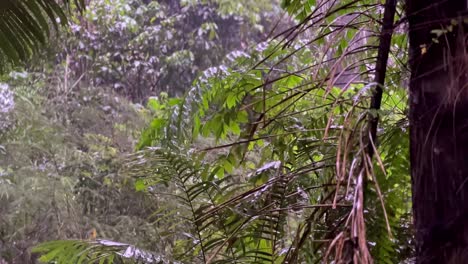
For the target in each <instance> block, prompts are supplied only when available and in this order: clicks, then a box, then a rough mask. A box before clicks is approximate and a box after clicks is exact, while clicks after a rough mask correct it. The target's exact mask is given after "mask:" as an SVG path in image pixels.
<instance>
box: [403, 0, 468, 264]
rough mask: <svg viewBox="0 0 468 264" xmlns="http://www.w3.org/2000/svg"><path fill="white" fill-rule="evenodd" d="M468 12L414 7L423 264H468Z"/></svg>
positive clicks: (414, 170)
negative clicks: (467, 19) (467, 16)
mask: <svg viewBox="0 0 468 264" xmlns="http://www.w3.org/2000/svg"><path fill="white" fill-rule="evenodd" d="M466 10H467V1H465V0H407V15H408V20H409V32H410V33H409V37H410V67H411V71H412V75H411V81H410V129H411V132H410V139H411V174H412V184H413V188H412V191H413V212H414V224H415V229H416V241H417V263H466V262H467V261H468V78H467V75H468V56H467V36H468V35H467V34H466V32H467V31H466V29H467V23H466V22H464V21H463V16H464V15H465V18H466V14H467V13H466ZM437 35H439V36H437Z"/></svg>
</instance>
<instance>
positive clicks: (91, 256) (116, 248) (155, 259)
mask: <svg viewBox="0 0 468 264" xmlns="http://www.w3.org/2000/svg"><path fill="white" fill-rule="evenodd" d="M32 252H34V253H38V254H40V255H41V257H40V258H39V261H41V262H44V263H49V262H54V261H55V262H56V263H60V264H82V263H83V264H91V263H99V264H101V263H141V264H146V263H148V264H149V263H151V264H154V263H158V264H159V263H160V264H166V263H167V264H169V263H176V262H170V261H168V260H167V259H166V258H164V257H163V256H160V255H158V254H155V253H151V252H148V251H145V250H142V249H140V248H138V247H135V246H132V245H129V244H125V243H120V242H114V241H109V240H97V241H83V240H60V241H51V242H45V243H42V244H40V245H38V246H36V247H35V248H34V249H33V250H32Z"/></svg>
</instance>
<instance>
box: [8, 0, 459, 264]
mask: <svg viewBox="0 0 468 264" xmlns="http://www.w3.org/2000/svg"><path fill="white" fill-rule="evenodd" d="M7 2H8V3H9V4H5V5H3V4H0V12H2V14H8V15H7V16H0V36H2V38H3V36H6V37H8V38H5V41H3V40H2V41H0V65H1V67H0V69H1V71H2V75H1V77H0V264H17V263H18V264H20V263H21V264H22V263H26V264H28V263H60V264H62V263H63V264H67V263H70V264H75V263H413V261H414V259H413V258H414V257H415V254H416V252H418V248H417V246H416V245H418V242H417V241H416V240H415V236H414V230H413V229H414V228H413V216H412V196H411V195H412V194H411V174H410V159H409V156H410V147H409V145H410V135H409V121H410V120H409V118H408V112H409V110H408V91H407V86H408V83H409V81H410V69H409V64H410V61H411V60H410V57H409V55H410V52H409V48H408V38H407V35H408V19H407V16H405V8H406V4H405V3H404V2H403V1H394V0H387V1H385V3H384V2H382V1H368V0H364V1H356V0H343V1H333V0H283V1H266V0H260V1H249V0H240V1H226V0H206V1H205V0H201V1H200V0H197V1H195V0H163V1H155V0H86V1H76V2H67V1H65V2H63V1H62V2H55V1H52V0H51V1H45V0H36V1H28V0H24V1H18V2H17V3H16V4H14V3H13V1H7ZM10 2H11V3H10ZM455 22H456V23H455ZM465 24H468V23H466V19H465V21H463V20H460V21H458V20H457V21H455V20H453V19H452V20H451V24H450V25H451V26H450V27H447V26H445V25H443V26H442V28H440V29H435V30H433V31H432V34H433V35H432V36H431V38H430V39H431V41H432V42H431V43H438V41H439V40H440V41H442V38H444V35H448V34H451V32H455V31H456V30H457V27H460V28H462V27H464V26H465ZM15 32H17V33H15ZM46 43H47V45H45V44H46ZM428 49H430V47H429V45H428V46H424V45H421V46H420V47H419V48H418V49H417V50H416V51H414V50H413V51H412V52H413V53H414V52H420V53H421V54H425V53H427V52H428ZM412 166H413V165H412ZM413 188H414V186H413ZM418 263H419V262H418ZM420 263H426V262H420ZM427 263H432V262H427ZM434 263H435V262H434ZM460 263H461V262H460Z"/></svg>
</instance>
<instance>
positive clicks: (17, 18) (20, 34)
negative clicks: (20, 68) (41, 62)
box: [0, 0, 84, 71]
mask: <svg viewBox="0 0 468 264" xmlns="http://www.w3.org/2000/svg"><path fill="white" fill-rule="evenodd" d="M68 4H69V1H68V0H66V1H64V2H63V3H62V4H60V3H58V2H57V1H56V0H4V1H1V3H0V38H1V39H2V41H1V43H0V71H4V70H5V69H6V68H5V67H6V64H9V63H11V64H17V63H19V62H20V61H24V60H26V59H28V58H29V57H30V56H31V55H32V54H33V53H34V52H37V51H39V50H40V48H41V47H42V46H44V45H45V44H46V43H47V40H48V38H49V36H50V28H51V27H54V28H56V29H57V28H58V26H59V25H61V26H64V25H66V24H67V15H66V9H67V6H68ZM75 4H76V6H77V7H79V8H82V7H84V1H83V0H76V1H75Z"/></svg>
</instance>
